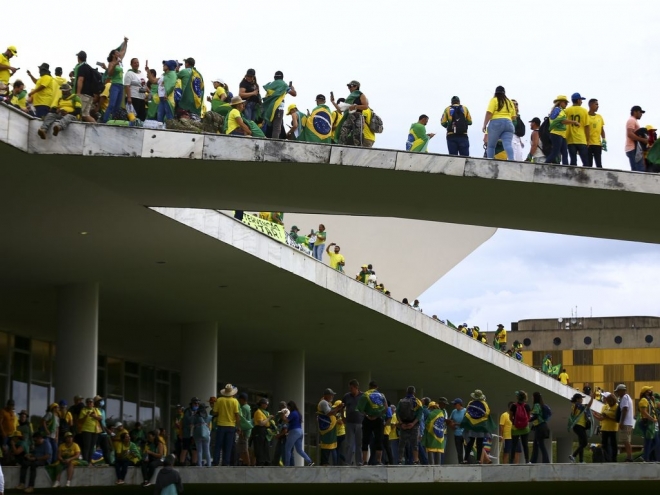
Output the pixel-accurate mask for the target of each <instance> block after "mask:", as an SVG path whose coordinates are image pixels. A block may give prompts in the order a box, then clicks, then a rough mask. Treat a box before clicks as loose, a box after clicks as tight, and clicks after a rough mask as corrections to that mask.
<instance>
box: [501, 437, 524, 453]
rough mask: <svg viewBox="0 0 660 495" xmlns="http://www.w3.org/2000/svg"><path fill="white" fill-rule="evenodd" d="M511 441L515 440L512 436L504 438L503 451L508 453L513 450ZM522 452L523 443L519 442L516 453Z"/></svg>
mask: <svg viewBox="0 0 660 495" xmlns="http://www.w3.org/2000/svg"><path fill="white" fill-rule="evenodd" d="M511 442H513V439H512V438H507V439H506V440H504V450H503V452H504V453H505V454H508V453H509V452H511ZM520 452H522V445H521V443H520V442H518V445H516V453H518V454H519V453H520Z"/></svg>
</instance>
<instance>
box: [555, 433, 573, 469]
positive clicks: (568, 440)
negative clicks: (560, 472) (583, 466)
mask: <svg viewBox="0 0 660 495" xmlns="http://www.w3.org/2000/svg"><path fill="white" fill-rule="evenodd" d="M556 440H557V463H558V464H566V463H567V462H571V461H569V460H568V456H569V455H571V454H572V453H573V437H570V436H566V437H559V438H557V439H556Z"/></svg>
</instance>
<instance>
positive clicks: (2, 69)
mask: <svg viewBox="0 0 660 495" xmlns="http://www.w3.org/2000/svg"><path fill="white" fill-rule="evenodd" d="M17 53H18V50H17V49H16V47H15V46H13V45H12V46H8V47H7V49H6V50H5V51H4V53H0V83H5V84H9V78H10V77H11V76H13V75H14V73H15V72H16V71H17V70H18V69H17V68H16V67H13V66H12V65H11V64H10V63H9V61H10V60H11V59H12V57H15V56H16V55H17Z"/></svg>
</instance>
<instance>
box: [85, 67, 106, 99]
mask: <svg viewBox="0 0 660 495" xmlns="http://www.w3.org/2000/svg"><path fill="white" fill-rule="evenodd" d="M89 73H90V74H91V78H92V87H93V88H94V94H95V95H100V94H101V93H103V90H104V89H105V84H103V77H102V76H101V73H100V72H99V70H98V69H92V68H91V67H90V68H89Z"/></svg>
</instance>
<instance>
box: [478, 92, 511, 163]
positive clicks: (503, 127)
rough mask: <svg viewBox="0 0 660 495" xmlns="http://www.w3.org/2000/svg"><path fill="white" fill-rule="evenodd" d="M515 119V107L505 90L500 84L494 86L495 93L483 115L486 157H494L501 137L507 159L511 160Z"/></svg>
mask: <svg viewBox="0 0 660 495" xmlns="http://www.w3.org/2000/svg"><path fill="white" fill-rule="evenodd" d="M516 119H517V114H516V107H515V106H514V104H513V102H512V101H511V100H509V98H507V97H506V91H505V90H504V88H503V87H502V86H498V87H497V88H495V95H494V96H493V98H491V100H490V102H489V103H488V109H487V110H486V116H485V117H484V125H483V132H484V134H486V131H488V145H487V147H486V157H487V158H495V147H496V146H497V142H498V141H499V140H500V139H501V140H502V146H504V151H506V155H507V159H508V160H513V145H512V141H513V132H514V121H516Z"/></svg>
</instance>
